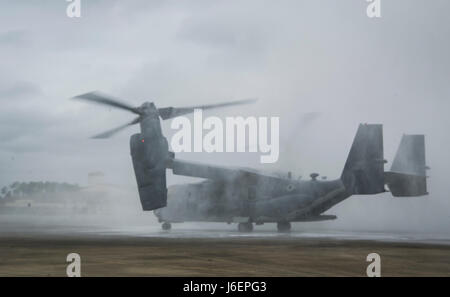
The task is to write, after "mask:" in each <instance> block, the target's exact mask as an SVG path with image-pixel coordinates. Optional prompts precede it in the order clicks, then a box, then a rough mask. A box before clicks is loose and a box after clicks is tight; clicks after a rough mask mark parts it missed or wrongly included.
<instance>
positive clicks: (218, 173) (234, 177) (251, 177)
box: [167, 159, 287, 185]
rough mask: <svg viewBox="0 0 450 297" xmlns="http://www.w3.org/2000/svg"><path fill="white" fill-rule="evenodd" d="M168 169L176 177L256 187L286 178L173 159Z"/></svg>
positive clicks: (284, 180)
mask: <svg viewBox="0 0 450 297" xmlns="http://www.w3.org/2000/svg"><path fill="white" fill-rule="evenodd" d="M167 168H170V169H172V171H173V173H174V174H176V175H184V176H191V177H199V178H206V179H211V180H217V181H224V182H239V183H245V184H248V185H255V184H258V183H262V182H274V181H275V182H283V183H286V181H287V180H286V179H285V178H281V177H277V176H271V175H266V174H262V173H258V172H253V171H251V170H249V169H244V168H232V167H225V166H217V165H209V164H201V163H195V162H188V161H181V160H177V159H171V160H170V162H169V164H168V165H167Z"/></svg>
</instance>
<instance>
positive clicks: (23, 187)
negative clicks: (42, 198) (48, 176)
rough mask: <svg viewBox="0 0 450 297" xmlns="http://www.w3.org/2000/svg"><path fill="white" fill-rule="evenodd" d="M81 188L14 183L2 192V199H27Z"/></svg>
mask: <svg viewBox="0 0 450 297" xmlns="http://www.w3.org/2000/svg"><path fill="white" fill-rule="evenodd" d="M78 190H80V186H78V185H76V184H68V183H57V182H28V183H27V182H13V183H12V184H10V185H9V186H5V187H3V188H2V189H1V190H0V199H7V198H15V197H26V196H31V195H35V194H47V193H60V192H76V191H78Z"/></svg>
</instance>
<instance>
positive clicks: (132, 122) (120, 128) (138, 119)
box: [91, 117, 141, 139]
mask: <svg viewBox="0 0 450 297" xmlns="http://www.w3.org/2000/svg"><path fill="white" fill-rule="evenodd" d="M140 120H141V118H140V117H137V118H135V119H134V120H133V121H131V122H129V123H127V124H125V125H122V126H119V127H117V128H114V129H111V130H108V131H106V132H103V133H100V134H97V135H95V136H92V137H91V138H96V139H102V138H108V137H111V136H112V135H114V134H116V133H117V132H119V131H122V130H123V129H125V128H126V127H128V126H132V125H134V124H137V123H139V121H140Z"/></svg>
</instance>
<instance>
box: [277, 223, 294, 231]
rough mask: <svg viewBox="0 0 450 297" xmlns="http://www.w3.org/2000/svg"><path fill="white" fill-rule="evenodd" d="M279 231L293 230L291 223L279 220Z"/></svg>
mask: <svg viewBox="0 0 450 297" xmlns="http://www.w3.org/2000/svg"><path fill="white" fill-rule="evenodd" d="M277 229H278V232H289V231H291V223H289V222H278V223H277Z"/></svg>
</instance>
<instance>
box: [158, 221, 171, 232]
mask: <svg viewBox="0 0 450 297" xmlns="http://www.w3.org/2000/svg"><path fill="white" fill-rule="evenodd" d="M161 227H162V229H163V230H170V228H172V225H171V224H170V223H169V222H164V223H163V224H162V225H161Z"/></svg>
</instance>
